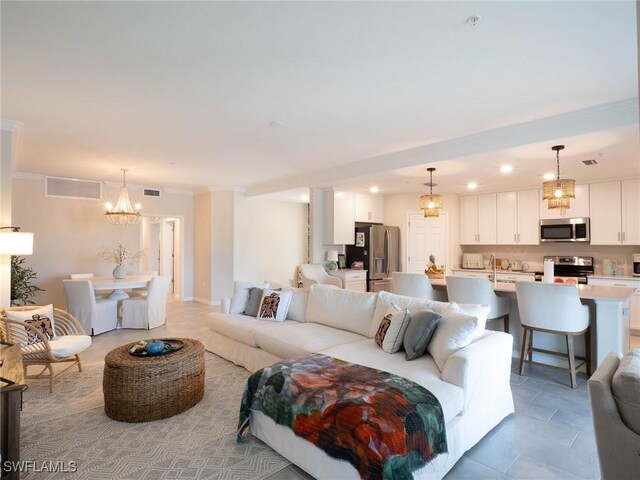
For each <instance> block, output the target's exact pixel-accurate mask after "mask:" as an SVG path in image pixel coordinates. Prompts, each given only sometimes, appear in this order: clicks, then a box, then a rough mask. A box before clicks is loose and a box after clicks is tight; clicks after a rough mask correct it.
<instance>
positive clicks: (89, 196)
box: [44, 177, 102, 200]
mask: <svg viewBox="0 0 640 480" xmlns="http://www.w3.org/2000/svg"><path fill="white" fill-rule="evenodd" d="M44 195H45V196H46V197H62V198H81V199H86V200H102V183H101V182H95V181H93V180H76V179H74V178H60V177H45V182H44Z"/></svg>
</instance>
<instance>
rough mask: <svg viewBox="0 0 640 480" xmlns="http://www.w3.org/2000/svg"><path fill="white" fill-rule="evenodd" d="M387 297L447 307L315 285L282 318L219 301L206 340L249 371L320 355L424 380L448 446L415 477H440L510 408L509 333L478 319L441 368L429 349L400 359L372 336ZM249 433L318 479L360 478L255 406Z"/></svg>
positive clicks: (434, 306) (413, 303)
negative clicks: (471, 335) (238, 310)
mask: <svg viewBox="0 0 640 480" xmlns="http://www.w3.org/2000/svg"><path fill="white" fill-rule="evenodd" d="M391 303H393V304H395V305H397V306H399V307H401V308H407V309H408V310H409V312H410V313H412V314H413V313H415V312H417V311H419V310H421V309H424V308H428V309H430V310H433V311H436V312H438V313H443V312H444V313H446V311H447V307H448V306H450V304H448V303H444V302H435V301H431V300H423V299H416V298H411V297H403V296H399V295H394V294H391V293H388V292H379V293H360V292H352V291H348V290H341V289H333V288H327V287H322V286H313V287H311V289H309V290H294V291H293V297H292V302H291V307H290V308H289V313H288V316H287V319H286V320H285V321H284V322H282V323H276V322H270V321H265V320H258V319H256V318H253V317H248V316H246V315H243V314H232V313H228V312H229V305H230V302H229V301H225V302H223V312H220V313H213V314H211V315H210V316H209V317H208V318H207V320H206V321H207V325H208V333H207V337H206V338H205V346H206V348H207V349H208V350H209V351H211V352H213V353H215V354H217V355H220V356H222V357H223V358H226V359H228V360H230V361H232V362H234V363H236V364H238V365H242V366H244V367H245V368H246V369H247V370H249V371H252V372H253V371H256V370H258V369H260V368H263V367H265V366H268V365H271V364H272V363H275V362H278V361H280V360H282V359H285V358H291V357H296V356H304V355H309V354H311V353H321V354H324V355H329V356H332V357H335V358H339V359H342V360H345V361H348V362H352V363H357V364H361V365H366V366H369V367H373V368H377V369H380V370H384V371H387V372H390V373H394V374H397V375H400V376H403V377H405V378H408V379H410V380H412V381H414V382H416V383H418V384H420V385H422V386H424V387H425V388H427V389H428V390H430V391H431V392H432V393H433V394H434V395H435V396H436V397H437V398H438V400H439V401H440V403H441V405H442V408H443V414H444V418H445V423H446V429H447V441H448V448H449V452H448V453H446V454H442V455H439V456H437V457H436V458H435V459H434V460H433V461H432V462H430V463H429V464H427V465H426V466H425V467H423V468H422V469H421V470H419V471H418V472H417V473H416V474H414V478H442V477H443V476H444V475H445V474H446V473H447V472H448V471H449V470H450V469H451V467H453V465H454V464H455V463H456V462H457V461H458V459H459V458H460V457H461V456H462V455H463V454H464V452H466V451H467V450H469V449H470V448H471V447H473V446H474V445H475V444H476V443H477V442H478V441H479V440H480V439H481V438H482V437H483V436H484V435H486V434H487V433H488V432H489V431H490V430H491V429H492V428H494V427H495V426H496V425H498V424H499V423H500V421H501V420H502V419H503V418H505V417H506V416H507V415H509V414H510V413H512V412H513V411H514V408H513V398H512V395H511V388H510V384H509V377H510V369H511V352H512V344H513V337H512V336H511V335H508V334H505V333H502V332H492V331H484V325H483V324H482V322H481V325H480V329H481V330H480V331H478V332H477V334H476V336H477V338H475V339H474V340H473V341H472V342H471V344H469V345H468V346H465V347H464V348H461V349H459V350H457V351H455V352H454V353H452V354H451V355H450V356H449V357H448V359H447V360H446V361H445V362H444V364H443V365H441V367H442V369H440V368H439V367H438V364H437V363H436V361H434V359H433V358H432V357H431V355H429V354H425V355H424V356H422V357H420V358H418V359H416V360H413V361H406V360H405V352H404V351H402V350H401V351H400V352H398V353H395V354H389V353H386V352H384V351H383V350H382V349H381V348H380V347H379V346H378V345H377V344H376V343H375V341H374V339H373V337H374V336H375V333H376V331H377V329H378V325H379V323H380V321H381V319H382V317H383V316H384V315H385V312H386V311H387V309H388V307H389V306H390V305H391ZM463 309H464V307H463ZM472 310H473V308H472ZM446 319H447V318H446V316H445V317H444V318H443V319H442V321H443V322H444V321H446ZM438 328H441V327H440V326H439V327H438ZM440 362H441V363H442V360H440ZM251 432H252V433H253V434H254V435H255V436H257V437H258V438H260V439H261V440H263V441H264V442H265V443H267V444H268V445H270V446H271V447H272V448H273V449H274V450H276V451H277V452H278V453H280V454H281V455H283V456H284V457H286V458H288V459H289V460H290V461H291V462H293V463H295V464H296V465H298V466H299V467H301V468H302V469H304V470H305V471H307V472H308V473H310V474H311V475H313V476H314V477H316V478H327V479H341V478H359V477H358V472H357V470H356V469H355V468H353V467H352V466H351V465H350V464H349V463H347V462H344V461H339V460H336V459H333V458H330V457H329V456H327V455H326V454H325V453H324V452H323V451H321V450H320V449H318V448H317V447H316V446H314V445H313V444H311V443H309V442H307V441H305V440H303V439H301V438H299V437H296V436H295V434H294V433H293V432H292V431H291V430H289V429H287V428H285V427H282V426H279V425H276V424H275V422H274V421H273V420H271V419H270V418H269V417H267V416H265V415H264V414H262V413H261V412H252V417H251Z"/></svg>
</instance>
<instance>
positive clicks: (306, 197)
mask: <svg viewBox="0 0 640 480" xmlns="http://www.w3.org/2000/svg"><path fill="white" fill-rule="evenodd" d="M300 200H302V201H303V202H304V203H308V202H309V195H300Z"/></svg>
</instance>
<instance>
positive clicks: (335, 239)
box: [323, 190, 355, 245]
mask: <svg viewBox="0 0 640 480" xmlns="http://www.w3.org/2000/svg"><path fill="white" fill-rule="evenodd" d="M323 207H324V243H325V244H326V245H353V244H354V243H355V212H354V194H353V193H350V192H342V191H338V190H325V191H324V201H323Z"/></svg>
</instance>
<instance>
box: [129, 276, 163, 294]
mask: <svg viewBox="0 0 640 480" xmlns="http://www.w3.org/2000/svg"><path fill="white" fill-rule="evenodd" d="M131 275H134V276H137V275H140V276H143V277H157V276H158V271H157V270H147V271H144V270H143V271H142V272H137V273H132V274H131ZM147 288H148V287H139V288H132V289H131V291H130V292H129V297H146V296H147Z"/></svg>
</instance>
